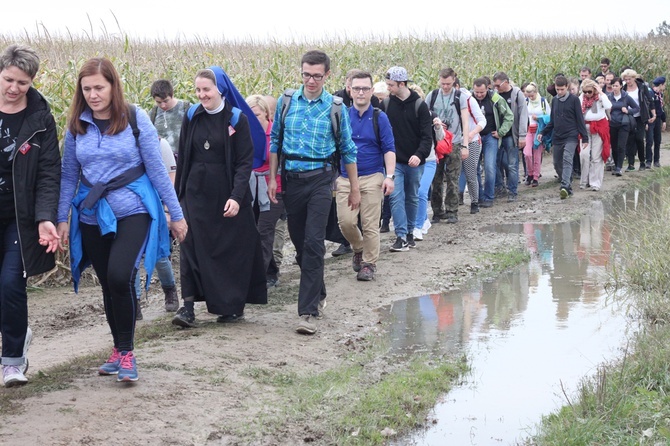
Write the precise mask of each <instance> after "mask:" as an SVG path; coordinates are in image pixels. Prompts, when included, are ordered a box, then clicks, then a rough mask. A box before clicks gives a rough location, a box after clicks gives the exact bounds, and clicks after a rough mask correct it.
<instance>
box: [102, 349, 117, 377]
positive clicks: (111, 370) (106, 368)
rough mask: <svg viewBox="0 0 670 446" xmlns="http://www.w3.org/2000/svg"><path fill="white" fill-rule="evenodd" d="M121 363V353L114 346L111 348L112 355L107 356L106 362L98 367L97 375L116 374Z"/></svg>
mask: <svg viewBox="0 0 670 446" xmlns="http://www.w3.org/2000/svg"><path fill="white" fill-rule="evenodd" d="M120 364H121V353H119V351H118V350H117V348H116V347H114V349H113V350H112V356H110V357H109V359H108V360H107V362H106V363H104V364H103V365H101V366H100V368H99V369H98V374H99V375H116V374H118V373H119V366H120Z"/></svg>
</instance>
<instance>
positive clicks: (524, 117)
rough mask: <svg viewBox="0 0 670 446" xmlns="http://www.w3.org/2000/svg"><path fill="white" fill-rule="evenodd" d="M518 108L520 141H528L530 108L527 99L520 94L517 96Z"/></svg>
mask: <svg viewBox="0 0 670 446" xmlns="http://www.w3.org/2000/svg"><path fill="white" fill-rule="evenodd" d="M516 106H517V108H518V109H519V110H520V112H519V139H520V140H522V139H526V133H528V106H527V105H526V97H525V96H524V95H523V94H521V92H519V93H518V94H517V95H516Z"/></svg>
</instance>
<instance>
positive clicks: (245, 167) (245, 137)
mask: <svg viewBox="0 0 670 446" xmlns="http://www.w3.org/2000/svg"><path fill="white" fill-rule="evenodd" d="M230 141H231V146H232V149H233V150H232V152H233V157H234V159H233V172H234V176H233V190H232V192H231V194H230V198H232V199H233V200H235V201H237V202H238V203H239V204H240V205H242V200H244V197H245V196H246V194H247V190H248V189H249V177H250V176H251V168H252V165H253V163H254V143H253V142H252V140H251V131H250V130H249V121H248V120H247V117H246V116H245V115H244V113H241V114H240V119H239V121H237V125H236V126H235V134H233V135H232V136H231V138H230Z"/></svg>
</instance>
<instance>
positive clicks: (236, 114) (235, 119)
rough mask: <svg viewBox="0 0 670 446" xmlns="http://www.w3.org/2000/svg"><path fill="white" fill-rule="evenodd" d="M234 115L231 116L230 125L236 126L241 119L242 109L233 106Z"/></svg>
mask: <svg viewBox="0 0 670 446" xmlns="http://www.w3.org/2000/svg"><path fill="white" fill-rule="evenodd" d="M232 111H233V117H232V118H230V125H232V126H233V128H235V127H236V126H237V123H238V121H239V120H240V113H242V110H240V109H239V108H237V107H233V110H232Z"/></svg>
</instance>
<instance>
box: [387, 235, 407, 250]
mask: <svg viewBox="0 0 670 446" xmlns="http://www.w3.org/2000/svg"><path fill="white" fill-rule="evenodd" d="M390 251H391V252H403V251H409V245H408V244H407V241H406V240H403V238H402V237H397V238H396V239H395V243H394V244H393V245H391V249H390Z"/></svg>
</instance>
